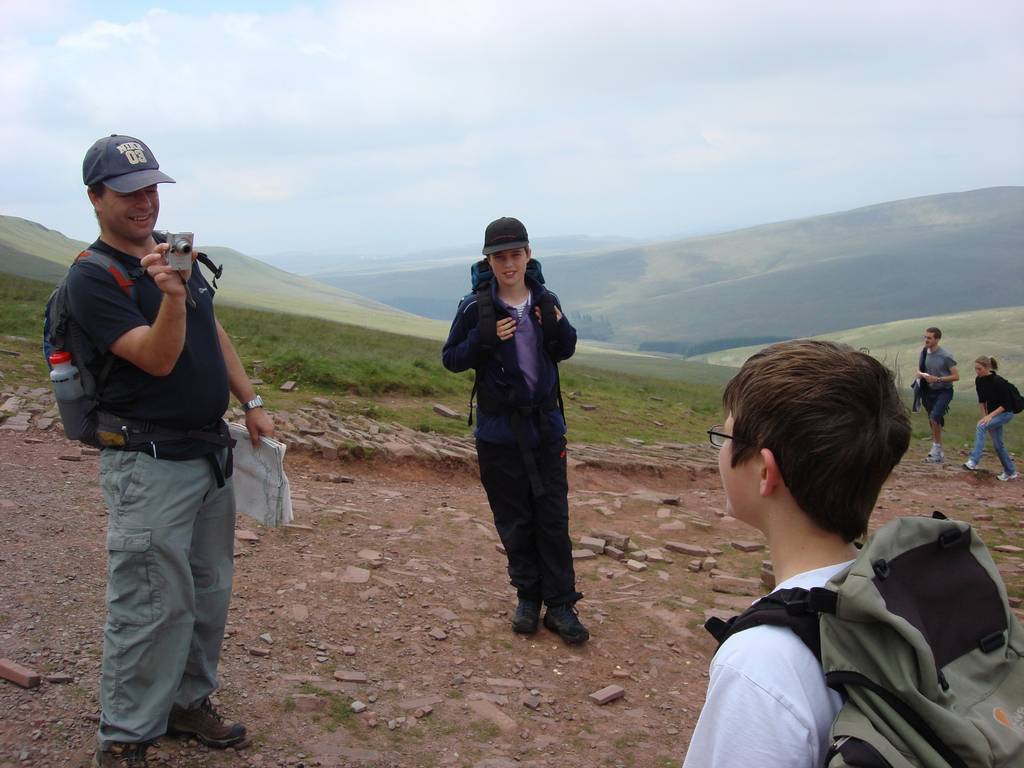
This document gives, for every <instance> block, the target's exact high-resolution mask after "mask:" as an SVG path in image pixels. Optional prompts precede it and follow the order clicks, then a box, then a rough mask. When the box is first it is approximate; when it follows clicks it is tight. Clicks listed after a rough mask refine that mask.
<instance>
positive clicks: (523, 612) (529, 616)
mask: <svg viewBox="0 0 1024 768" xmlns="http://www.w3.org/2000/svg"><path fill="white" fill-rule="evenodd" d="M539 623H540V603H539V602H538V601H536V600H526V599H523V598H520V600H519V605H517V606H516V615H515V617H514V618H513V619H512V631H513V632H517V633H518V634H520V635H532V634H533V633H534V632H536V631H537V625H538V624H539Z"/></svg>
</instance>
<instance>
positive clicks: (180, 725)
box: [167, 698, 245, 749]
mask: <svg viewBox="0 0 1024 768" xmlns="http://www.w3.org/2000/svg"><path fill="white" fill-rule="evenodd" d="M167 735H168V736H188V737H191V738H195V739H198V740H199V741H201V742H202V743H203V744H205V745H206V746H208V747H213V748H214V749H227V748H228V747H236V746H238V745H239V744H241V743H242V742H243V741H245V726H244V725H242V724H241V723H229V722H226V721H225V720H224V718H223V717H221V715H220V714H219V713H218V712H217V710H216V709H215V708H214V706H213V704H211V703H210V700H209V699H208V698H207V699H204V700H203V703H202V704H201V705H199V707H197V708H196V709H182V708H181V707H179V706H177V705H175V706H173V707H171V716H170V717H169V718H168V720H167Z"/></svg>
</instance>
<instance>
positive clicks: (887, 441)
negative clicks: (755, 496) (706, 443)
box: [722, 340, 910, 541]
mask: <svg viewBox="0 0 1024 768" xmlns="http://www.w3.org/2000/svg"><path fill="white" fill-rule="evenodd" d="M722 403H723V405H724V406H725V410H726V412H727V413H728V414H731V415H732V419H733V426H732V433H733V435H734V441H733V452H732V465H733V466H736V465H737V464H739V463H740V462H743V461H746V460H748V459H750V458H751V457H752V456H754V455H755V454H756V453H757V452H758V451H759V450H760V449H761V448H768V449H769V450H771V452H772V453H773V454H774V455H775V460H776V461H777V462H778V465H779V469H780V471H781V472H782V479H783V481H784V482H785V484H786V487H787V488H788V489H789V492H790V493H791V494H792V495H793V498H794V500H795V501H796V503H797V504H798V505H799V506H800V509H802V510H803V511H804V512H805V513H806V514H807V515H808V516H809V517H810V518H811V519H812V520H813V521H814V522H815V524H816V525H818V526H819V527H820V528H822V529H824V530H826V531H830V532H832V533H836V534H839V535H840V536H842V538H843V540H844V541H853V540H854V539H856V538H857V537H858V536H861V535H862V534H863V533H864V532H865V531H866V530H867V525H868V518H869V517H870V516H871V511H872V509H873V508H874V506H875V502H876V501H877V500H878V493H879V491H881V489H882V484H883V483H884V482H885V480H886V478H887V477H888V476H889V473H890V472H892V469H893V467H895V466H896V464H897V463H899V460H900V459H901V458H902V456H903V454H904V453H906V450H907V448H908V446H909V445H910V418H909V417H908V415H907V409H906V407H905V406H904V405H903V403H902V402H901V400H900V397H899V394H898V393H897V391H896V384H895V380H894V378H893V374H892V371H890V370H889V369H888V368H886V367H885V366H884V365H882V363H880V362H879V361H878V360H876V359H875V358H873V357H871V356H870V355H867V354H865V353H863V352H858V351H856V350H854V349H853V348H852V347H848V346H846V345H845V344H835V343H833V342H829V341H812V340H800V341H787V342H783V343H781V344H773V345H772V346H770V347H766V348H765V349H762V350H761V351H760V352H758V353H757V354H755V355H754V356H753V357H751V358H750V359H749V360H747V361H746V362H745V363H744V364H743V367H742V368H741V369H740V372H739V373H738V374H736V376H735V377H734V378H733V379H732V380H731V381H730V382H729V384H728V385H727V386H726V388H725V393H724V394H723V396H722Z"/></svg>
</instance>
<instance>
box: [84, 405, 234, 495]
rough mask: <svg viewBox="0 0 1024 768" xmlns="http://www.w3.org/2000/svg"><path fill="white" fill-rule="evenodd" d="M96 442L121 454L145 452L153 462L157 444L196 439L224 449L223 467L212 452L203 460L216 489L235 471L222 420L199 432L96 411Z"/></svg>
mask: <svg viewBox="0 0 1024 768" xmlns="http://www.w3.org/2000/svg"><path fill="white" fill-rule="evenodd" d="M96 439H97V440H98V441H99V443H100V445H102V446H103V447H104V448H116V449H118V450H122V451H142V450H145V451H147V452H151V453H152V454H153V458H155V459H156V458H160V457H159V456H158V455H157V446H158V445H159V444H160V443H166V442H172V441H175V442H176V441H180V440H199V441H200V442H204V443H210V444H211V445H215V446H217V447H219V448H227V458H226V459H225V461H224V467H223V468H221V466H220V465H219V464H218V463H217V459H216V457H215V456H214V454H213V453H208V454H206V459H207V461H209V462H210V468H211V469H212V470H213V474H214V477H215V478H216V479H217V487H218V488H223V487H224V480H225V478H228V477H231V475H232V472H233V471H234V462H233V456H232V450H231V449H232V448H233V447H234V445H235V440H234V438H232V437H231V435H230V433H229V432H228V428H227V424H225V423H224V420H223V419H217V420H216V421H212V422H210V423H209V424H207V425H205V426H204V427H201V428H200V429H176V428H174V427H168V426H165V425H163V424H157V423H155V422H152V421H141V420H138V419H126V418H122V417H121V416H115V415H114V414H112V413H104V412H103V411H99V412H98V413H97V419H96Z"/></svg>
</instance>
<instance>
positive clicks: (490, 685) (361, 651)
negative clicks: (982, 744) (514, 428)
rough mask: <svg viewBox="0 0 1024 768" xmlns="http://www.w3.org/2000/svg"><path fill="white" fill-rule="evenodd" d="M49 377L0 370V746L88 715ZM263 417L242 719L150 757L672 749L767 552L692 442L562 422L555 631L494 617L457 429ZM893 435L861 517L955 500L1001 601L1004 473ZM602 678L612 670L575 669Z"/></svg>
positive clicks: (77, 460)
mask: <svg viewBox="0 0 1024 768" xmlns="http://www.w3.org/2000/svg"><path fill="white" fill-rule="evenodd" d="M2 389H3V385H2V382H0V390H2ZM12 398H13V400H12ZM48 398H49V394H48V392H47V390H43V389H40V390H32V389H28V388H25V387H21V388H16V389H15V388H8V390H7V391H2V392H0V419H4V420H3V422H2V423H0V574H2V576H0V659H8V660H11V661H14V662H17V663H18V664H21V665H23V666H25V667H28V668H30V669H32V670H34V671H36V672H38V673H39V674H40V675H41V677H42V682H41V685H39V686H38V687H36V688H32V689H24V688H21V687H19V686H16V685H14V684H12V683H9V682H2V681H0V768H10V767H12V766H69V765H79V764H81V762H83V761H84V760H86V759H87V758H88V755H89V751H90V750H91V748H92V742H93V738H94V733H95V729H96V724H97V721H98V715H97V706H98V705H97V695H98V681H99V665H100V653H101V630H102V622H103V594H104V569H105V549H104V528H105V522H106V520H105V518H106V512H105V510H104V506H103V503H102V498H101V495H100V492H99V489H98V487H97V482H96V477H97V471H98V457H97V456H96V455H95V452H92V451H89V450H87V449H86V450H83V449H81V448H80V447H79V446H78V445H77V444H72V443H69V442H67V441H66V440H64V439H63V436H62V435H61V433H60V427H59V424H54V423H53V421H52V420H53V416H54V414H53V413H52V401H50V400H49V399H48ZM277 418H278V421H279V424H280V425H281V426H282V428H283V431H284V432H285V433H286V434H287V437H288V439H289V440H290V441H291V444H292V450H291V451H290V453H289V457H288V461H287V468H288V473H289V478H290V481H291V487H292V491H293V500H294V506H295V514H296V518H295V521H294V524H293V525H291V526H289V527H285V528H282V529H276V530H269V529H264V528H261V527H260V526H258V525H257V524H255V523H253V522H252V521H251V520H249V519H248V518H246V517H245V516H244V515H240V516H239V520H238V529H237V536H236V538H237V541H236V564H237V568H236V578H235V591H234V598H233V602H232V607H231V616H230V622H229V628H228V636H227V638H226V641H225V646H224V654H223V659H222V663H221V673H222V683H223V687H222V689H221V691H220V694H219V703H220V706H221V708H222V709H223V710H224V711H226V712H228V713H230V714H232V715H234V716H237V717H238V718H239V719H241V720H243V721H244V722H245V723H246V725H247V726H248V728H249V730H250V732H251V733H252V734H253V735H254V739H253V743H252V744H251V745H250V746H249V747H248V748H247V749H245V750H241V751H238V752H234V751H228V752H226V753H211V752H209V751H207V750H205V749H204V748H202V747H200V746H198V745H197V744H195V743H189V742H180V741H175V740H169V739H165V740H163V741H161V742H160V743H159V745H158V749H157V758H158V760H157V762H156V764H157V765H176V766H239V767H240V768H241V767H246V768H256V767H264V766H360V767H362V766H367V767H368V766H394V767H396V768H398V767H401V768H406V767H409V768H412V767H414V766H424V767H427V766H460V767H461V766H467V767H472V768H504V767H506V766H508V767H509V768H513V767H514V766H536V767H538V768H539V767H541V766H563V767H567V768H574V767H576V766H580V767H582V766H637V768H647V767H651V766H653V767H657V766H676V765H678V764H679V762H680V759H681V757H682V755H683V754H684V752H685V750H686V744H687V742H688V739H689V734H690V732H691V730H692V728H693V725H694V723H695V722H696V718H697V714H698V712H699V710H700V706H701V702H702V700H703V697H704V691H705V686H706V683H707V675H706V670H707V666H708V661H709V659H710V656H711V653H712V650H713V645H712V642H711V639H710V637H708V636H706V635H705V633H704V632H703V630H702V629H701V624H702V623H703V621H704V619H705V617H706V616H707V615H709V614H711V613H731V612H735V611H736V610H738V609H741V608H742V607H743V606H745V605H746V604H748V603H749V602H750V600H751V597H749V596H748V595H751V594H756V593H757V592H758V591H760V590H762V589H763V587H762V580H770V578H771V577H770V572H768V571H767V569H766V568H765V566H764V565H763V562H764V561H765V559H766V558H767V557H768V554H767V553H766V552H765V551H764V548H763V543H762V541H761V539H760V536H759V534H757V533H756V532H754V531H752V530H751V529H748V528H746V527H745V526H743V525H741V524H740V523H738V522H737V521H735V520H734V519H732V518H730V517H728V516H725V514H724V499H723V496H722V493H721V491H720V489H719V486H718V479H717V470H716V468H715V463H714V461H715V456H714V453H713V449H711V448H710V446H681V445H658V446H645V445H642V444H638V441H633V442H625V441H624V442H623V443H622V445H621V446H619V447H616V446H604V447H595V446H573V445H571V446H570V457H571V458H572V468H571V472H570V485H571V494H570V504H571V526H572V536H573V540H574V542H575V544H574V546H575V547H576V549H577V552H576V556H577V558H578V559H577V561H576V568H577V574H578V579H579V584H580V589H581V591H583V592H584V593H585V594H586V598H585V600H584V601H583V602H581V603H580V605H579V608H580V614H581V617H582V619H583V620H584V621H585V622H586V623H587V625H588V626H589V627H590V629H591V631H592V635H593V636H592V639H591V641H590V643H588V644H587V645H585V646H583V647H581V648H574V647H569V646H566V645H564V644H562V643H561V641H560V640H559V639H558V638H557V637H555V636H554V635H552V634H551V633H549V632H547V631H545V630H543V629H541V631H540V632H539V633H538V634H537V635H536V636H533V637H522V636H517V635H514V634H513V633H512V632H511V631H510V630H509V626H508V623H509V619H510V612H511V608H512V607H513V605H514V593H513V591H512V589H511V588H510V587H509V586H508V584H507V579H506V577H505V575H504V557H503V555H502V554H501V552H500V551H499V548H498V540H497V536H496V534H495V532H494V527H493V525H492V523H491V521H490V514H489V511H488V509H487V505H486V499H485V497H484V495H483V492H482V490H481V489H480V487H479V483H478V481H477V479H476V477H475V475H474V466H473V461H472V458H471V453H470V452H469V451H468V448H469V445H470V444H469V443H468V441H466V440H458V439H453V438H443V439H442V438H437V437H434V436H429V435H422V434H420V433H415V432H411V431H409V430H403V429H401V428H398V427H395V426H394V425H386V424H379V423H376V422H372V421H370V420H369V419H347V420H343V419H340V418H337V417H335V416H334V415H333V413H332V403H331V402H330V401H323V402H319V403H316V404H314V406H312V407H311V408H309V409H306V410H305V411H302V412H297V413H294V414H277ZM912 451H916V453H915V455H914V456H912V457H910V458H908V460H907V461H906V462H904V465H903V466H901V467H900V468H898V470H897V471H896V473H895V474H894V476H893V478H892V479H891V480H890V482H889V484H888V485H887V487H886V488H885V490H884V491H883V494H882V498H881V499H880V502H879V508H878V513H877V515H876V518H877V519H876V523H877V522H882V521H884V520H886V519H889V518H891V517H892V516H895V515H901V514H920V513H930V512H931V511H932V510H933V509H941V510H942V511H944V512H946V513H947V514H949V515H950V516H953V517H957V518H960V519H965V520H971V521H973V522H974V523H975V525H977V526H979V527H980V529H981V533H982V536H983V538H984V539H985V540H986V542H987V543H988V544H989V545H990V547H994V548H998V550H1001V551H997V552H996V557H997V559H998V562H999V563H1000V567H1001V569H1002V571H1003V573H1004V577H1005V579H1006V581H1007V583H1008V586H1009V588H1010V593H1011V595H1013V596H1014V600H1015V602H1018V603H1019V599H1020V598H1021V596H1022V595H1024V557H1022V554H1024V549H1022V547H1024V528H1022V527H1021V521H1022V512H1024V483H998V482H996V480H995V478H994V475H992V474H989V473H987V472H981V473H977V474H968V473H966V472H964V471H962V470H959V469H957V467H958V464H956V463H954V464H952V465H951V466H946V467H937V468H936V467H930V466H924V465H921V464H919V463H917V462H918V461H919V460H920V455H923V449H920V448H918V447H917V446H915V448H914V449H912ZM989 463H991V459H989ZM599 552H600V554H598V553H599ZM609 686H617V687H618V688H617V689H612V690H613V691H617V690H618V689H621V692H622V693H621V696H620V697H619V698H615V694H614V693H611V694H608V693H606V694H605V695H603V696H597V695H595V694H597V692H599V691H602V690H604V689H606V688H608V687H609ZM606 697H610V698H612V700H611V701H607V702H606V703H601V702H602V701H604V699H605V698H606Z"/></svg>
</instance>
